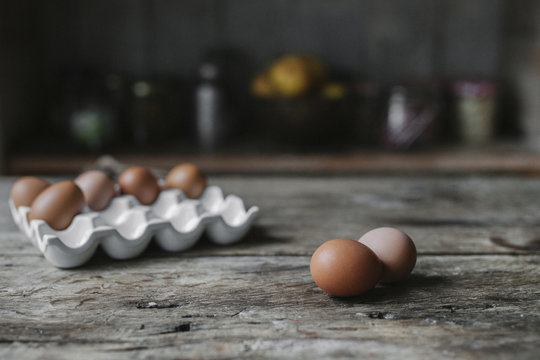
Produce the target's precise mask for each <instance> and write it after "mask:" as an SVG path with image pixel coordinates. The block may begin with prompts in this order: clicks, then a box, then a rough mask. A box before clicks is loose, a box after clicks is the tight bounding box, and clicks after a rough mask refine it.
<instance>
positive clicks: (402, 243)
mask: <svg viewBox="0 0 540 360" xmlns="http://www.w3.org/2000/svg"><path fill="white" fill-rule="evenodd" d="M358 241H359V242H361V243H362V244H364V245H366V246H367V247H369V248H370V249H371V250H373V252H374V253H375V254H376V255H377V257H378V258H379V260H381V262H382V263H383V277H382V279H381V281H382V282H393V281H398V280H402V279H404V278H406V277H407V276H409V274H410V273H411V271H412V270H413V269H414V266H415V265H416V246H414V243H413V241H412V240H411V238H410V237H409V236H408V235H407V234H405V233H404V232H402V231H400V230H398V229H394V228H390V227H381V228H377V229H373V230H371V231H369V232H367V233H366V234H364V236H362V237H361V238H360V239H359V240H358Z"/></svg>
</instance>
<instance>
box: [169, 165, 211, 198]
mask: <svg viewBox="0 0 540 360" xmlns="http://www.w3.org/2000/svg"><path fill="white" fill-rule="evenodd" d="M206 185H207V181H206V176H205V175H204V173H203V172H202V171H201V170H200V169H199V168H198V167H197V166H195V165H193V164H190V163H184V164H180V165H177V166H175V167H174V168H172V169H171V171H169V174H168V175H167V177H166V178H165V187H166V188H169V189H179V190H182V191H183V192H184V194H186V196H187V197H189V198H192V199H196V198H199V197H200V196H201V195H202V193H203V192H204V189H205V188H206Z"/></svg>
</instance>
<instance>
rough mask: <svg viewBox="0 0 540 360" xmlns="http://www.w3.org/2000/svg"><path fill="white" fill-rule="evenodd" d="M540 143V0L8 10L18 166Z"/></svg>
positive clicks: (220, 0) (5, 57) (4, 64)
mask: <svg viewBox="0 0 540 360" xmlns="http://www.w3.org/2000/svg"><path fill="white" fill-rule="evenodd" d="M508 144H510V145H508ZM501 149H502V150H501ZM508 149H511V150H508ZM538 149H540V2H539V1H536V0H516V1H511V0H456V1H454V0H437V1H433V0H389V1H375V0H336V1H323V0H292V1H285V0H183V1H173V0H116V1H108V0H94V1H83V0H51V1H37V0H36V1H31V0H21V1H14V0H13V1H8V0H6V1H2V2H1V3H0V169H1V171H2V173H4V174H20V173H31V172H41V173H56V172H69V171H72V170H75V169H76V168H77V167H80V166H81V163H82V162H85V161H91V160H92V159H95V158H97V157H98V156H99V155H102V154H113V155H115V156H117V157H120V158H121V159H127V160H126V161H129V159H131V160H133V161H137V160H139V162H140V161H142V160H140V159H144V161H143V162H146V163H151V164H160V165H164V166H165V165H168V164H169V163H171V164H175V163H177V162H178V160H179V159H182V158H186V159H195V161H197V160H199V161H202V162H204V161H206V162H205V163H204V164H205V165H203V167H206V168H207V170H213V169H214V170H217V171H219V170H220V169H221V170H223V169H226V168H229V169H234V168H235V166H236V168H241V169H244V170H246V169H248V170H249V169H250V166H249V164H254V165H253V167H252V168H253V169H254V168H256V169H258V170H261V169H263V167H264V165H261V162H262V160H264V159H276V157H279V156H280V155H284V154H288V155H291V154H292V155H295V154H301V155H302V156H303V157H300V158H299V159H308V158H310V157H309V156H311V157H314V156H320V155H324V154H333V155H334V156H336V158H337V157H339V156H349V157H350V156H352V159H353V160H351V161H353V162H354V159H362V158H363V156H364V155H365V156H368V157H369V156H372V159H374V158H373V156H378V154H410V155H408V156H409V157H405V158H404V159H409V160H411V161H414V156H423V155H422V154H424V155H425V154H437V153H441V152H443V153H444V154H446V155H445V156H447V157H448V156H452V155H451V154H453V153H456V154H464V153H469V152H472V153H477V152H479V151H480V152H483V153H485V154H501V153H504V152H505V151H512V152H513V154H517V155H518V157H519V155H522V154H523V156H525V154H528V155H527V156H529V158H530V156H531V154H533V155H532V156H533V157H534V156H535V154H536V152H537V150H538ZM351 154H352V155H351ZM374 154H375V155H374ZM418 154H420V155H418ZM449 154H450V155H449ZM400 159H401V158H400ZM489 159H491V161H495V162H496V161H497V158H496V157H495V158H493V157H490V158H489ZM493 159H495V160H493ZM259 160H261V161H259ZM374 162H375V160H374V161H372V163H374ZM216 164H217V165H216ZM219 164H225V165H219ZM239 164H244V165H245V164H248V165H245V166H244V167H242V166H240V165H239ZM350 164H351V162H349V163H344V165H343V166H350ZM212 166H213V167H214V168H212ZM220 166H221V167H220ZM227 166H228V167H227ZM276 166H277V167H278V168H279V166H278V165H276ZM289 166H290V167H294V164H289ZM389 166H390V165H389ZM277 170H279V169H277Z"/></svg>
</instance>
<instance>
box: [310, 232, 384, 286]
mask: <svg viewBox="0 0 540 360" xmlns="http://www.w3.org/2000/svg"><path fill="white" fill-rule="evenodd" d="M310 271H311V276H312V277H313V280H314V281H315V283H316V284H317V285H318V286H319V287H320V288H321V289H323V290H324V291H326V292H327V293H329V294H331V295H335V296H354V295H359V294H361V293H364V292H366V291H368V290H371V289H373V288H374V287H375V285H376V284H377V282H378V281H379V279H380V278H381V275H382V265H381V262H380V261H379V259H377V256H376V255H375V254H374V253H373V251H371V250H370V249H369V248H368V247H367V246H364V245H362V244H360V243H359V242H358V241H354V240H351V239H333V240H329V241H327V242H325V243H324V244H322V245H321V246H319V248H318V249H317V250H315V252H314V253H313V256H312V257H311V262H310Z"/></svg>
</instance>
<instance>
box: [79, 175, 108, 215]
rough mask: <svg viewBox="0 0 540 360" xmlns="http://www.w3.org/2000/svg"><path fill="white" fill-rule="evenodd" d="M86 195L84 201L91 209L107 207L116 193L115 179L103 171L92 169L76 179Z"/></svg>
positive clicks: (96, 209) (98, 209) (97, 209)
mask: <svg viewBox="0 0 540 360" xmlns="http://www.w3.org/2000/svg"><path fill="white" fill-rule="evenodd" d="M75 184H77V186H79V188H80V189H81V190H82V192H83V195H84V201H85V202H86V203H87V204H88V206H89V207H90V209H92V210H94V211H100V210H103V209H105V208H106V207H107V206H108V205H109V203H110V202H111V199H112V198H113V197H114V196H115V195H116V191H115V189H114V181H113V180H112V179H111V178H110V177H109V176H108V175H107V174H105V173H104V172H103V171H100V170H90V171H86V172H84V173H82V174H81V175H79V176H78V177H77V178H76V179H75Z"/></svg>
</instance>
